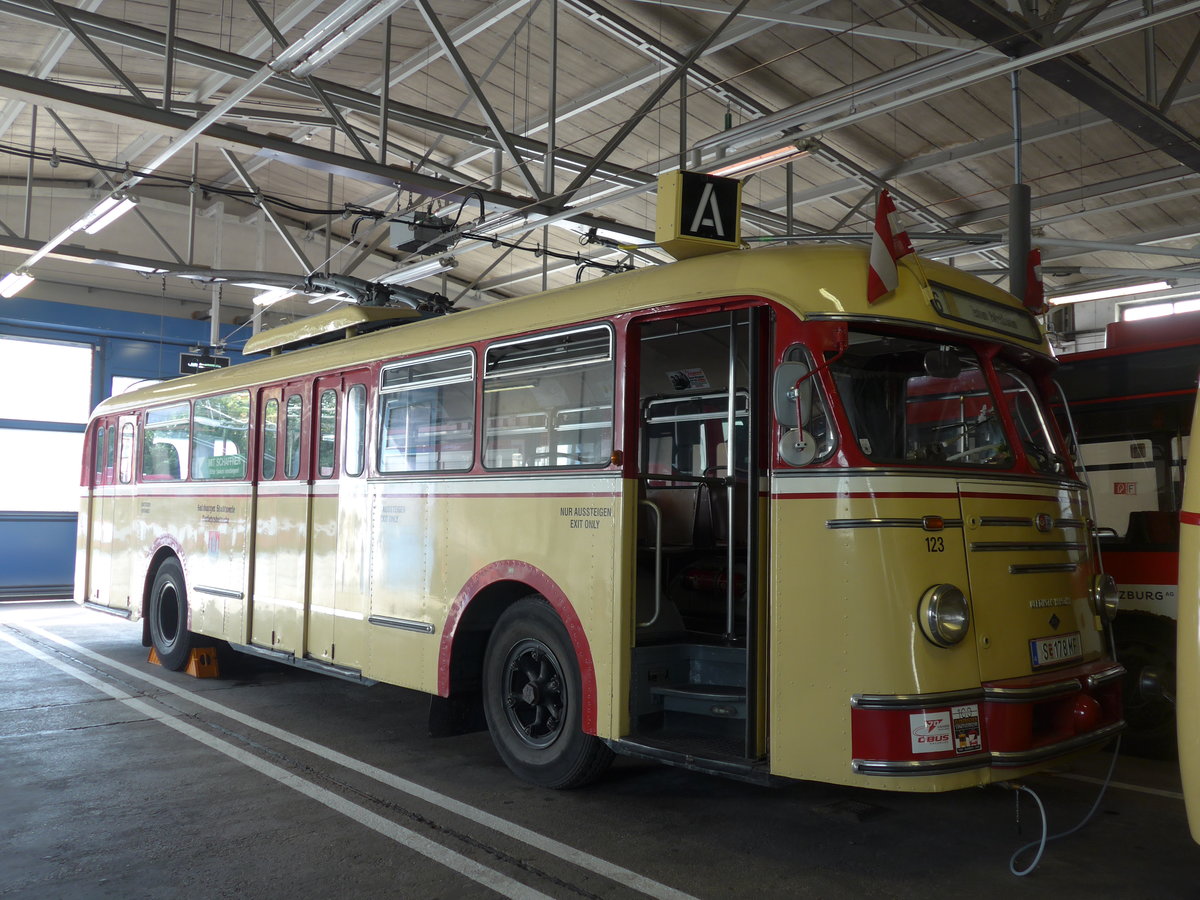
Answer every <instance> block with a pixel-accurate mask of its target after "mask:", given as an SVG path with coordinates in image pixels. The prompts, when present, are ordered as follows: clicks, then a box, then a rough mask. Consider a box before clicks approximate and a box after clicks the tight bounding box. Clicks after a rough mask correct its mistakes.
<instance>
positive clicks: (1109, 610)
mask: <svg viewBox="0 0 1200 900" xmlns="http://www.w3.org/2000/svg"><path fill="white" fill-rule="evenodd" d="M1120 604H1121V592H1120V591H1119V590H1117V580H1116V579H1115V578H1113V577H1112V576H1111V575H1105V574H1103V573H1101V574H1099V575H1097V576H1096V577H1095V578H1094V579H1092V606H1093V608H1095V610H1096V615H1098V616H1100V617H1101V618H1102V619H1104V621H1106V622H1111V621H1112V620H1113V619H1114V618H1115V617H1116V615H1117V607H1118V606H1120Z"/></svg>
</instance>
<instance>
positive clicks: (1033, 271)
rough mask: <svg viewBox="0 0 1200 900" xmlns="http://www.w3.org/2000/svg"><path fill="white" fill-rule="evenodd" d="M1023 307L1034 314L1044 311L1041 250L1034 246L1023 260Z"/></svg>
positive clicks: (1044, 287) (1044, 291)
mask: <svg viewBox="0 0 1200 900" xmlns="http://www.w3.org/2000/svg"><path fill="white" fill-rule="evenodd" d="M1023 299H1024V303H1025V308H1026V309H1028V310H1029V311H1030V312H1031V313H1033V314H1034V315H1039V316H1040V315H1041V314H1042V313H1044V312H1045V311H1046V285H1045V284H1044V283H1043V282H1042V251H1041V250H1039V249H1038V248H1037V247H1034V248H1033V249H1032V250H1030V251H1029V256H1028V257H1027V258H1026V260H1025V297H1024V298H1023Z"/></svg>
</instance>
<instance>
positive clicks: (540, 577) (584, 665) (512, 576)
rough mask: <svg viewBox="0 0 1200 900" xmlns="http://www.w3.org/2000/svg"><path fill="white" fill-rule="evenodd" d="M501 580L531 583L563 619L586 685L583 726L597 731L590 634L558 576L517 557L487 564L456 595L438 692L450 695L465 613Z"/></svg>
mask: <svg viewBox="0 0 1200 900" xmlns="http://www.w3.org/2000/svg"><path fill="white" fill-rule="evenodd" d="M498 581H519V582H521V583H523V584H527V585H529V586H530V587H531V588H533V589H534V590H535V591H537V592H538V593H539V594H541V595H542V596H543V597H545V598H546V600H547V601H548V602H549V603H550V606H551V607H552V608H553V609H554V611H555V612H556V613H558V617H559V618H560V619H562V622H563V625H565V626H566V629H567V634H568V635H569V636H570V638H571V645H572V647H574V649H575V659H576V660H577V661H578V662H579V680H580V683H581V684H582V686H583V710H582V713H583V715H582V722H581V725H582V727H583V730H584V732H586V733H587V734H595V733H596V666H595V664H594V663H593V662H592V649H591V646H590V645H589V644H588V639H587V634H585V633H584V630H583V623H582V622H580V621H579V616H578V615H576V613H575V608H574V607H573V606H571V601H570V600H568V599H567V596H566V594H564V593H563V591H562V589H561V588H560V587H559V586H558V585H557V584H555V582H554V579H552V578H551V577H550V576H549V575H547V574H546V573H545V572H543V571H542V570H541V569H539V568H538V567H537V566H533V565H530V564H529V563H526V562H521V561H520V560H516V559H502V560H499V561H497V562H494V563H491V564H489V565H486V566H484V567H483V568H482V569H480V570H479V571H478V572H476V573H475V574H474V575H472V576H471V577H470V578H469V579H467V583H466V584H464V585H463V587H462V590H461V591H459V592H458V596H457V597H455V598H454V603H453V604H451V606H450V612H449V613H448V614H447V616H446V623H445V625H443V626H442V642H441V646H440V647H439V648H438V691H437V692H438V695H439V696H442V697H449V696H450V658H451V656H452V654H453V652H454V637H455V634H456V633H457V631H458V623H459V622H460V621H462V617H463V613H465V612H466V610H467V606H468V605H469V604H470V603H471V600H472V599H474V598H475V597H476V596H477V595H478V594H479V592H480V591H481V590H483V589H484V588H486V587H487V586H488V585H490V584H494V583H495V582H498Z"/></svg>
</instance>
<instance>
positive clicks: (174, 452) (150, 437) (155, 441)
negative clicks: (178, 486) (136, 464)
mask: <svg viewBox="0 0 1200 900" xmlns="http://www.w3.org/2000/svg"><path fill="white" fill-rule="evenodd" d="M190 426H191V409H190V408H189V406H188V404H186V403H180V404H177V405H175V406H164V407H162V408H160V409H152V410H149V411H148V412H147V413H146V419H145V422H144V424H143V426H142V478H143V479H145V480H147V481H181V480H184V479H186V478H187V476H188V468H187V467H188V448H189V447H190V446H191V431H190ZM124 439H125V435H124V433H123V432H122V434H121V440H122V442H123V441H124ZM124 452H125V447H124V444H123V443H122V446H121V453H122V454H124ZM124 464H125V462H124V457H123V456H122V462H121V465H122V466H124ZM121 480H122V481H124V480H125V478H124V477H122V478H121Z"/></svg>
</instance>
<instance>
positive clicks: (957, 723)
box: [950, 703, 983, 753]
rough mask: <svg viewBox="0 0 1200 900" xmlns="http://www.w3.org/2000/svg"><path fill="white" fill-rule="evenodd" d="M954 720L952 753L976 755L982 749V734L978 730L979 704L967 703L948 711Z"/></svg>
mask: <svg viewBox="0 0 1200 900" xmlns="http://www.w3.org/2000/svg"><path fill="white" fill-rule="evenodd" d="M950 715H951V717H952V718H953V720H954V752H955V753H978V752H979V751H980V750H982V749H983V734H982V732H981V731H980V728H979V704H977V703H968V704H966V705H965V706H955V707H953V708H952V709H951V710H950Z"/></svg>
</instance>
